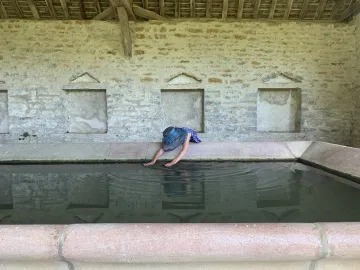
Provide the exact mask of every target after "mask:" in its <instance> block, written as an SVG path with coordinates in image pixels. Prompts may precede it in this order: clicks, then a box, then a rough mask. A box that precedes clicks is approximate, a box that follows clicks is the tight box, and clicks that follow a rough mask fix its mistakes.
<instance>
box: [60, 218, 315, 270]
mask: <svg viewBox="0 0 360 270" xmlns="http://www.w3.org/2000/svg"><path fill="white" fill-rule="evenodd" d="M64 239H65V242H64V245H63V248H62V255H63V256H64V258H65V259H66V260H69V261H85V262H99V263H172V262H207V261H212V262H219V261H288V260H313V259H318V258H320V256H321V246H320V236H319V232H318V230H317V229H316V228H315V227H314V225H313V224H94V225H71V226H69V227H67V230H66V235H65V237H64Z"/></svg>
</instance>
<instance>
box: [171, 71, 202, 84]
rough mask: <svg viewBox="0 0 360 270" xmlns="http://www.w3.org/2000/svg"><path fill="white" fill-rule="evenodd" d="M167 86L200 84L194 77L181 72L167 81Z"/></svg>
mask: <svg viewBox="0 0 360 270" xmlns="http://www.w3.org/2000/svg"><path fill="white" fill-rule="evenodd" d="M167 83H168V84H197V83H201V80H200V79H199V78H196V77H195V76H194V75H191V74H188V73H185V72H182V73H180V74H178V75H176V76H174V77H172V78H170V79H169V80H168V81H167Z"/></svg>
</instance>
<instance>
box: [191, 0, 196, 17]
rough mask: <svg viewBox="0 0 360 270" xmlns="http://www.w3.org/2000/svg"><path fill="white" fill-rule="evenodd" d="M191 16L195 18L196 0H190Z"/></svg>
mask: <svg viewBox="0 0 360 270" xmlns="http://www.w3.org/2000/svg"><path fill="white" fill-rule="evenodd" d="M190 17H191V18H195V0H190Z"/></svg>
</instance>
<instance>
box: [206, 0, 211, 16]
mask: <svg viewBox="0 0 360 270" xmlns="http://www.w3.org/2000/svg"><path fill="white" fill-rule="evenodd" d="M211 13H212V0H207V1H206V18H211Z"/></svg>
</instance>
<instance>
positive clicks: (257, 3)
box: [253, 0, 261, 19]
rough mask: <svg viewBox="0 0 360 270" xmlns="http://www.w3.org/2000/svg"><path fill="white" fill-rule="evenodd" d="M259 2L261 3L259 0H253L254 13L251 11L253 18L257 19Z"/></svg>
mask: <svg viewBox="0 0 360 270" xmlns="http://www.w3.org/2000/svg"><path fill="white" fill-rule="evenodd" d="M260 4H261V0H255V3H254V13H253V18H254V19H257V18H258V17H259V9H260Z"/></svg>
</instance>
